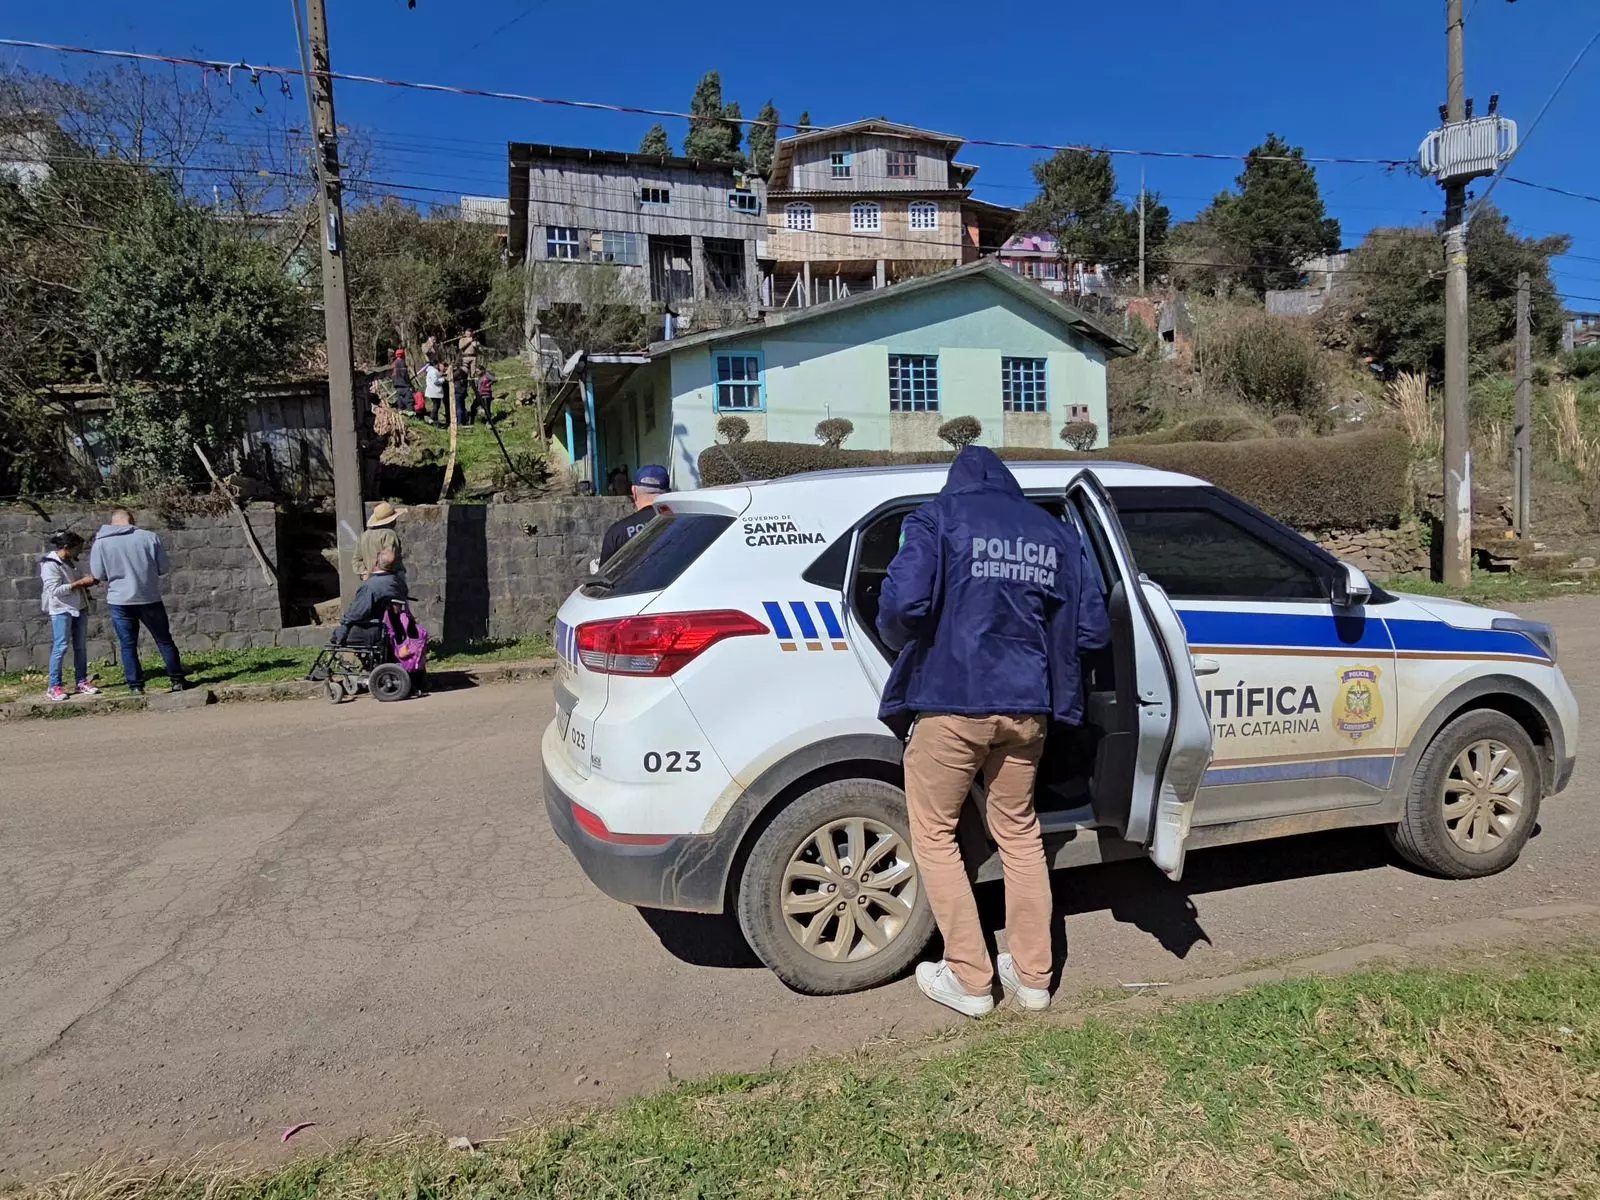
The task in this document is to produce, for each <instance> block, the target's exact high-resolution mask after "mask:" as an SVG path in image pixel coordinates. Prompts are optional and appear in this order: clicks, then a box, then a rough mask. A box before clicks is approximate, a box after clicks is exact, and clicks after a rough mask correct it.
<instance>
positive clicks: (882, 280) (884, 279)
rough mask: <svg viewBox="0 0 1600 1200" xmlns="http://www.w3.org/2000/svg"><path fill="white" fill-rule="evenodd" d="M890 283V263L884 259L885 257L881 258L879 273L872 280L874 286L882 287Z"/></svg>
mask: <svg viewBox="0 0 1600 1200" xmlns="http://www.w3.org/2000/svg"><path fill="white" fill-rule="evenodd" d="M888 283H889V271H888V265H887V264H886V263H885V262H884V261H883V259H881V258H880V259H879V260H878V273H877V276H876V277H875V278H874V279H873V281H872V286H873V287H875V288H881V287H885V286H887V285H888Z"/></svg>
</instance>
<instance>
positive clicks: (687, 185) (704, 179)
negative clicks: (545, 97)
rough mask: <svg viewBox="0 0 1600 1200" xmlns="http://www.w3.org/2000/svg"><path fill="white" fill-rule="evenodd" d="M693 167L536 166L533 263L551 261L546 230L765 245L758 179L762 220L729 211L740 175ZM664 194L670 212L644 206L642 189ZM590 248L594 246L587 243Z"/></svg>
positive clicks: (754, 182)
mask: <svg viewBox="0 0 1600 1200" xmlns="http://www.w3.org/2000/svg"><path fill="white" fill-rule="evenodd" d="M708 175H710V173H709V172H701V171H693V170H689V169H687V168H658V169H652V170H650V171H648V172H633V171H629V170H627V169H625V168H619V167H617V166H615V165H613V164H607V163H597V164H595V165H594V166H592V167H578V166H575V165H574V164H571V163H554V162H552V163H541V162H535V163H534V164H533V165H532V166H531V167H530V168H529V170H528V246H527V258H528V261H529V262H537V261H538V260H540V259H542V258H544V257H545V227H546V226H547V225H562V226H568V227H575V228H578V229H581V230H609V231H611V232H613V233H638V234H646V235H650V234H654V235H656V236H665V237H689V236H690V235H693V234H698V235H700V236H702V237H720V238H736V239H739V240H741V241H743V240H745V239H754V238H759V237H760V236H762V234H763V233H764V232H765V229H766V221H767V218H766V207H767V201H766V184H765V183H763V182H762V181H761V180H759V179H756V178H752V179H751V180H750V188H749V190H750V191H752V192H754V193H755V194H756V196H757V197H758V198H759V199H760V202H761V211H760V212H758V213H742V212H737V211H735V210H734V209H731V208H729V207H728V193H729V192H731V191H733V190H734V182H735V181H734V176H733V174H732V173H731V172H730V173H729V174H727V175H726V176H722V175H717V176H712V177H710V178H708ZM644 187H664V188H667V189H668V190H669V191H670V192H671V193H672V203H671V204H667V205H654V204H650V205H641V204H640V203H639V190H640V189H641V188H644ZM583 245H584V247H585V248H586V247H587V242H586V241H585V242H584V243H583Z"/></svg>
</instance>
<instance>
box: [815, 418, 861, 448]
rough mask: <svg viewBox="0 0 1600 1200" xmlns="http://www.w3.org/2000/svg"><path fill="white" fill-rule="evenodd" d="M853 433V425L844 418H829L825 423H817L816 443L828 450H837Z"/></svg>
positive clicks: (854, 428) (854, 429)
mask: <svg viewBox="0 0 1600 1200" xmlns="http://www.w3.org/2000/svg"><path fill="white" fill-rule="evenodd" d="M855 431H856V427H855V424H854V423H853V422H851V421H849V420H847V419H846V418H844V417H829V418H828V419H827V420H825V421H818V422H817V428H816V434H817V441H819V442H821V443H822V444H823V445H824V446H826V447H828V448H829V449H830V450H837V449H838V448H839V447H840V446H842V445H844V442H845V439H846V438H847V437H849V436H850V435H851V434H852V433H854V432H855Z"/></svg>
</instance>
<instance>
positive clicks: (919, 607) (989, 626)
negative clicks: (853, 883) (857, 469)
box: [878, 446, 1110, 1017]
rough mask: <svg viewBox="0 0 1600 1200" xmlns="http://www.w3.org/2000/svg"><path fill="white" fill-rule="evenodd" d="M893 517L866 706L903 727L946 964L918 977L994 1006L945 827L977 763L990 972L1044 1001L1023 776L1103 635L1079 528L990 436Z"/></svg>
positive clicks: (1038, 895)
mask: <svg viewBox="0 0 1600 1200" xmlns="http://www.w3.org/2000/svg"><path fill="white" fill-rule="evenodd" d="M902 528H903V534H904V540H903V541H902V543H901V546H900V550H899V552H898V553H897V554H896V555H895V556H894V559H893V561H892V562H890V564H889V574H888V577H887V578H886V579H885V580H884V583H883V590H882V593H881V598H880V601H879V609H878V633H879V635H880V636H881V637H882V638H883V641H884V644H885V645H887V646H888V647H889V648H890V649H891V650H894V651H897V652H898V656H897V657H896V659H895V664H894V668H893V670H891V671H890V673H889V680H888V683H887V684H886V685H885V686H884V690H883V701H882V704H881V705H880V708H879V713H878V715H879V717H880V718H881V719H882V720H883V721H884V722H885V723H887V724H889V725H890V727H891V728H901V729H903V728H904V727H905V725H906V724H907V723H910V724H911V729H912V732H911V740H910V744H909V745H908V746H907V747H906V753H905V778H906V809H907V812H908V815H909V817H910V822H911V848H912V854H913V856H914V857H915V858H916V860H917V865H918V867H920V868H921V870H922V884H923V887H924V888H926V889H927V893H928V904H929V906H930V907H931V908H932V909H933V916H934V920H936V921H937V922H938V924H939V932H940V933H942V934H943V935H944V947H945V957H944V959H943V961H941V962H937V963H933V962H925V963H920V964H918V966H917V986H918V987H920V988H921V989H922V991H923V993H924V994H925V995H926V996H928V998H929V999H931V1000H935V1001H937V1002H938V1003H940V1004H943V1005H945V1006H946V1007H948V1008H953V1009H955V1010H956V1011H957V1012H959V1013H963V1014H965V1015H966V1016H969V1017H981V1016H983V1015H984V1014H985V1013H987V1012H989V1011H990V1010H991V1009H993V1008H994V998H993V995H992V994H991V989H992V988H993V986H994V972H995V964H993V963H991V962H990V959H989V949H988V945H987V943H986V942H985V941H984V936H983V927H982V925H981V924H979V921H978V906H977V904H976V903H975V902H974V900H973V896H972V885H971V883H970V882H968V879H967V871H966V867H965V866H964V865H963V863H962V860H961V848H960V845H959V844H958V842H957V840H956V824H957V822H958V821H959V820H960V817H961V810H962V807H963V806H964V805H965V804H966V802H967V797H968V795H969V794H970V792H971V789H972V783H973V780H974V779H975V778H976V777H977V776H978V774H979V773H980V772H981V773H982V775H983V781H984V784H985V789H986V790H985V803H986V805H987V808H988V814H989V832H990V834H991V835H992V836H993V838H994V840H995V843H996V845H997V846H998V848H999V851H1000V862H1001V865H1002V866H1003V867H1004V869H1005V891H1006V945H1007V947H1008V949H1009V953H1006V954H1002V955H1001V956H1000V961H999V964H998V966H999V973H1000V982H1001V984H1002V985H1003V986H1004V988H1005V990H1006V991H1008V992H1012V993H1015V995H1016V997H1017V1001H1018V1003H1019V1004H1020V1005H1021V1006H1022V1007H1023V1008H1027V1009H1043V1008H1048V1007H1049V1005H1050V991H1049V988H1050V976H1051V967H1052V963H1051V954H1050V913H1051V909H1052V905H1051V898H1050V873H1049V869H1048V867H1047V866H1046V864H1045V857H1044V843H1043V840H1042V839H1041V837H1040V834H1039V816H1038V813H1037V812H1036V811H1035V810H1034V806H1033V784H1034V777H1035V775H1036V774H1037V772H1038V767H1039V758H1040V755H1041V754H1042V753H1043V751H1044V738H1045V732H1046V730H1047V729H1048V727H1049V724H1050V720H1051V718H1052V717H1053V718H1054V719H1055V720H1057V721H1059V722H1061V723H1063V724H1067V725H1077V724H1081V723H1082V721H1083V683H1082V668H1081V666H1080V663H1079V656H1080V655H1081V654H1082V652H1083V651H1085V650H1090V649H1095V648H1098V647H1101V646H1104V645H1105V644H1106V643H1107V641H1109V639H1110V622H1109V620H1108V618H1107V616H1106V608H1105V599H1104V597H1102V596H1101V594H1100V590H1099V586H1098V584H1097V583H1096V582H1094V581H1093V580H1092V579H1091V578H1090V575H1089V571H1088V564H1087V561H1086V560H1085V558H1084V554H1083V546H1082V543H1081V542H1080V540H1079V538H1078V533H1077V530H1076V529H1074V528H1073V526H1072V525H1071V524H1069V523H1068V522H1066V521H1063V520H1061V519H1059V518H1057V517H1054V516H1052V515H1051V514H1049V513H1048V512H1046V511H1045V510H1044V509H1042V508H1040V507H1039V506H1038V505H1037V504H1035V503H1033V502H1032V501H1031V500H1029V499H1028V498H1027V497H1026V496H1024V495H1023V494H1022V489H1021V488H1020V487H1019V486H1018V485H1017V481H1016V478H1015V477H1014V476H1013V475H1012V474H1011V472H1010V471H1009V470H1007V469H1006V466H1005V464H1004V463H1002V462H1001V461H1000V459H999V458H998V457H997V456H996V455H995V452H994V451H993V450H990V449H988V448H987V447H984V446H968V447H967V448H966V449H964V450H962V451H961V453H960V454H958V455H956V460H955V462H953V463H951V465H950V475H949V478H948V479H947V480H946V482H945V485H944V488H943V489H942V490H941V491H940V493H939V495H938V497H937V498H935V499H934V500H931V501H929V502H928V503H927V504H924V505H923V506H922V507H921V508H919V509H917V510H916V511H915V512H913V513H911V514H910V515H909V516H907V517H906V519H905V523H904V525H903V527H902Z"/></svg>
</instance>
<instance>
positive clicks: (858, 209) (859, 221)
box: [850, 200, 883, 233]
mask: <svg viewBox="0 0 1600 1200" xmlns="http://www.w3.org/2000/svg"><path fill="white" fill-rule="evenodd" d="M882 228H883V206H882V205H880V204H877V203H875V202H873V201H871V200H857V201H856V202H855V203H854V204H852V205H851V206H850V229H851V231H852V232H854V233H877V232H878V231H879V230H880V229H882Z"/></svg>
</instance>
